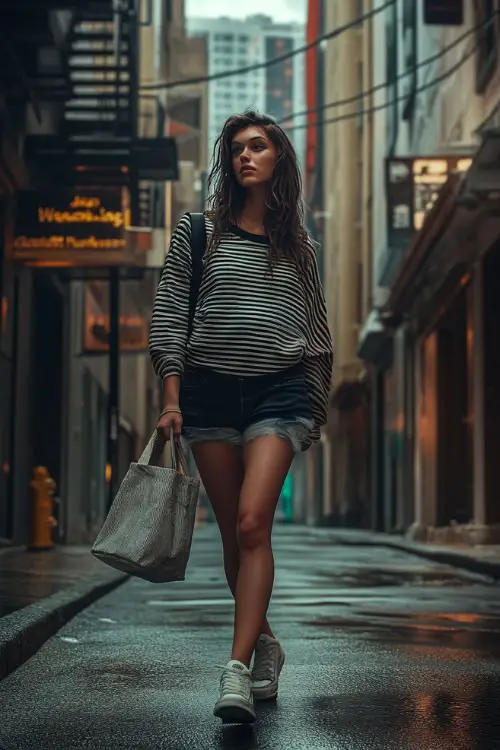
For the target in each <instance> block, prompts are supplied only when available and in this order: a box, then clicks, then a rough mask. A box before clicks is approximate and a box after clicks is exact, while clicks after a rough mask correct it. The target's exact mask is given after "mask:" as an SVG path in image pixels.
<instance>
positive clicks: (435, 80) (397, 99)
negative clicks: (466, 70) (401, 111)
mask: <svg viewBox="0 0 500 750" xmlns="http://www.w3.org/2000/svg"><path fill="white" fill-rule="evenodd" d="M479 45H480V42H478V43H477V44H474V46H473V47H471V49H470V50H469V51H468V52H466V53H465V54H464V55H463V56H462V57H461V58H460V60H459V61H458V62H457V63H455V65H453V66H452V67H451V68H449V69H448V70H446V71H445V72H444V73H442V74H441V75H440V76H437V77H436V78H433V79H432V80H431V81H428V82H427V83H426V84H424V85H423V86H419V87H418V88H416V89H414V93H415V94H421V93H422V92H423V91H426V90H427V89H430V88H432V87H433V86H436V85H437V84H438V83H441V82H442V81H445V80H446V79H447V78H449V77H450V76H452V75H453V73H456V71H457V70H458V69H459V68H461V67H462V65H463V64H464V63H465V62H466V61H467V60H468V59H469V57H471V56H472V55H473V54H474V52H475V51H476V50H477V49H478V47H479ZM407 98H408V95H407V94H404V95H403V96H397V97H395V98H394V99H391V101H390V102H384V104H378V105H376V106H374V107H369V108H368V109H362V110H360V111H359V112H350V113H349V114H345V115H339V116H338V117H332V118H329V119H326V120H323V119H322V120H315V121H314V122H306V123H303V124H300V125H292V126H291V127H287V128H286V130H287V131H288V130H303V129H304V128H308V127H313V126H315V125H331V124H333V123H337V122H343V121H345V120H352V119H355V118H356V119H357V118H359V117H363V116H364V115H370V114H373V113H374V112H380V111H381V110H383V109H388V108H389V107H392V106H393V105H394V104H398V102H404V101H406V100H407ZM288 119H289V118H288Z"/></svg>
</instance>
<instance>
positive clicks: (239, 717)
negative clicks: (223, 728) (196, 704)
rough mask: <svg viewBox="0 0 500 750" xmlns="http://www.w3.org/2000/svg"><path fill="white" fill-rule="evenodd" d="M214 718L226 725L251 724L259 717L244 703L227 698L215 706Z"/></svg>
mask: <svg viewBox="0 0 500 750" xmlns="http://www.w3.org/2000/svg"><path fill="white" fill-rule="evenodd" d="M214 716H217V718H218V719H222V721H223V722H224V724H251V723H253V722H254V721H255V720H256V718H257V716H256V713H255V709H254V708H253V707H251V706H249V705H248V704H247V703H244V702H243V701H237V700H235V699H234V698H226V699H223V700H221V701H218V703H216V704H215V708H214Z"/></svg>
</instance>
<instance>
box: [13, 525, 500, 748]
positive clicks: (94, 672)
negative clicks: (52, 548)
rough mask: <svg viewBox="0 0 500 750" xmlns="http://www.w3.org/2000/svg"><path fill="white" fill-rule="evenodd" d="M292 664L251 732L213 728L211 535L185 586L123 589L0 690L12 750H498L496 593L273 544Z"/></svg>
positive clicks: (435, 572) (214, 545)
mask: <svg viewBox="0 0 500 750" xmlns="http://www.w3.org/2000/svg"><path fill="white" fill-rule="evenodd" d="M275 550H276V561H277V568H278V571H277V582H276V589H275V595H274V598H273V602H272V605H271V613H270V620H271V624H272V625H273V627H274V628H275V630H276V632H277V633H278V635H279V636H280V637H281V640H282V642H283V644H284V647H285V649H286V652H287V663H286V664H285V669H284V671H283V675H282V679H281V684H280V696H279V699H278V701H277V703H274V704H268V705H261V706H260V707H259V708H258V722H257V724H256V725H255V727H254V728H248V727H238V726H236V727H235V726H225V727H224V726H223V725H222V724H221V723H220V722H219V720H217V719H215V718H214V717H213V716H212V709H213V704H214V701H215V698H216V695H217V685H218V670H217V667H216V665H217V664H220V663H225V662H226V661H227V659H228V658H229V650H230V641H231V630H232V629H231V614H232V602H231V600H230V599H229V598H228V595H227V592H226V588H225V585H224V583H223V579H222V572H221V566H220V548H219V544H218V541H217V538H216V536H215V535H214V530H213V528H202V529H199V530H197V532H196V541H195V547H194V550H193V555H192V560H191V563H190V568H189V575H188V580H187V581H186V582H185V583H176V584H169V585H153V584H148V583H145V582H142V581H138V580H131V581H129V582H127V583H126V584H125V585H123V586H122V587H120V588H119V589H117V590H116V591H114V592H113V593H112V594H110V595H108V596H107V597H105V598H104V599H101V600H100V601H99V602H97V603H96V604H94V605H93V606H91V607H90V608H89V609H88V610H86V611H85V612H83V613H82V614H81V615H79V616H78V617H76V618H75V619H74V620H73V621H71V622H70V623H69V624H68V625H67V626H66V627H65V628H63V629H62V630H61V631H60V632H59V633H58V634H57V636H55V637H54V638H52V639H51V641H49V642H48V643H47V644H46V645H45V646H44V648H43V649H42V650H41V651H40V652H39V653H38V654H36V655H35V656H34V657H33V658H32V659H31V660H30V661H29V662H27V663H26V664H25V665H24V666H23V667H21V668H20V669H18V670H17V672H15V673H13V674H12V675H10V676H9V677H8V678H6V679H5V680H4V681H3V682H1V683H0V746H1V747H2V748H4V749H5V750H18V749H19V750H21V749H22V750H28V749H29V750H42V749H43V750H55V749H57V750H70V749H73V748H75V749H76V748H78V749H83V748H96V749H97V748H99V749H102V750H128V749H129V748H130V749H132V748H133V749H134V750H190V749H193V750H215V749H216V750H257V749H258V750H475V749H476V748H477V749H481V750H500V588H499V587H498V586H494V585H490V584H489V583H488V582H485V581H483V580H481V579H479V578H477V577H474V576H471V575H468V574H461V573H458V572H456V571H453V570H451V569H450V568H445V567H442V566H438V565H436V564H434V563H427V562H426V561H425V560H422V559H420V558H416V557H412V556H410V555H406V554H404V553H402V552H398V551H393V550H387V549H381V548H368V547H362V548H353V547H335V546H332V545H331V543H330V542H328V540H327V539H326V538H325V537H324V536H322V535H320V534H317V533H314V532H311V531H307V530H304V529H300V528H297V527H287V528H283V527H281V528H277V529H276V532H275Z"/></svg>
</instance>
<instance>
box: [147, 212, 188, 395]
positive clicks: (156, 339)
mask: <svg viewBox="0 0 500 750" xmlns="http://www.w3.org/2000/svg"><path fill="white" fill-rule="evenodd" d="M190 283H191V222H190V219H189V216H188V215H187V214H186V215H185V216H183V217H182V218H181V219H180V221H179V223H178V224H177V227H176V228H175V230H174V233H173V234H172V239H171V241H170V247H169V249H168V252H167V255H166V258H165V265H164V266H163V271H162V275H161V279H160V283H159V284H158V289H157V292H156V298H155V302H154V306H153V316H152V320H151V328H150V331H149V354H150V357H151V362H152V364H153V368H154V371H155V372H156V374H157V375H158V377H159V378H161V379H162V380H163V381H164V382H165V381H166V380H168V381H169V380H170V378H171V377H172V376H175V378H176V380H172V382H171V383H167V385H165V386H164V392H165V393H167V394H168V395H175V394H176V393H177V395H178V387H177V388H176V385H175V384H176V381H177V383H178V381H179V378H180V376H181V375H182V373H183V372H184V360H185V356H186V344H187V336H188V319H189V287H190Z"/></svg>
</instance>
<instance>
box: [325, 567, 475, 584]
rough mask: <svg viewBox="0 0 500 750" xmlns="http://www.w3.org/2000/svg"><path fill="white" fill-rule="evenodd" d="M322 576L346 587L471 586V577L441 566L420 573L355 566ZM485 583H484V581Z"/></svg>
mask: <svg viewBox="0 0 500 750" xmlns="http://www.w3.org/2000/svg"><path fill="white" fill-rule="evenodd" d="M321 577H322V578H327V579H328V580H331V581H334V582H335V585H336V586H337V587H338V586H345V587H346V588H380V587H406V586H419V587H426V586H428V587H437V588H441V587H444V586H447V587H460V586H470V585H471V580H472V579H471V578H467V577H465V576H464V577H461V576H459V575H454V574H453V573H452V572H450V573H448V572H447V571H443V570H441V569H439V568H429V569H426V570H419V572H418V573H415V572H412V571H411V570H405V569H400V570H398V569H396V568H388V569H386V568H376V567H370V568H365V567H363V568H353V569H347V570H345V569H343V570H341V571H340V573H339V574H335V573H330V572H322V573H321ZM483 585H484V583H483Z"/></svg>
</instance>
